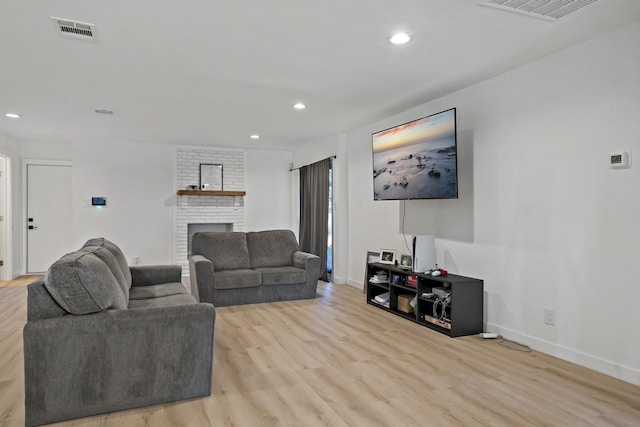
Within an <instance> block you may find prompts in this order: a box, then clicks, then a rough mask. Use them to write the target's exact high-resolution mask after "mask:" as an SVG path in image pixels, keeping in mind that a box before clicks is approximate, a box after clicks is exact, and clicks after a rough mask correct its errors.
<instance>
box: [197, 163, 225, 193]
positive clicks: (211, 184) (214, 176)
mask: <svg viewBox="0 0 640 427" xmlns="http://www.w3.org/2000/svg"><path fill="white" fill-rule="evenodd" d="M200 190H205V191H222V165H220V164H208V163H200Z"/></svg>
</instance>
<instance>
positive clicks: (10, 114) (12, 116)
mask: <svg viewBox="0 0 640 427" xmlns="http://www.w3.org/2000/svg"><path fill="white" fill-rule="evenodd" d="M4 115H5V117H8V118H10V119H19V118H20V114H16V113H5V114H4Z"/></svg>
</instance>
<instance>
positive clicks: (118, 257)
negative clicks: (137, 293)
mask: <svg viewBox="0 0 640 427" xmlns="http://www.w3.org/2000/svg"><path fill="white" fill-rule="evenodd" d="M87 247H98V248H102V251H99V252H102V254H99V256H101V258H103V259H106V255H105V253H110V254H111V255H113V259H114V261H113V262H111V263H110V264H109V267H110V268H111V270H112V271H113V273H114V275H115V276H116V278H117V279H118V280H122V282H121V283H120V285H121V286H122V290H123V292H124V294H125V296H126V297H127V299H128V298H129V288H130V287H131V271H129V264H128V263H127V258H126V257H125V256H124V254H123V253H122V251H121V250H120V248H119V247H118V246H116V244H115V243H113V242H111V241H109V240H107V239H105V238H104V237H96V238H93V239H89V240H87V242H86V243H85V244H84V246H83V247H82V248H83V249H84V248H87ZM116 270H118V271H117V272H116Z"/></svg>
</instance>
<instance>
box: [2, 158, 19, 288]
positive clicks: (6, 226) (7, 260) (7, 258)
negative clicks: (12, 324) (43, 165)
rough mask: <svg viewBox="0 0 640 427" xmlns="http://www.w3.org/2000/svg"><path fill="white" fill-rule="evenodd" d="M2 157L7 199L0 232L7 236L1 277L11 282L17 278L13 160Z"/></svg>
mask: <svg viewBox="0 0 640 427" xmlns="http://www.w3.org/2000/svg"><path fill="white" fill-rule="evenodd" d="M0 157H2V158H3V159H4V170H3V172H4V187H5V188H4V197H5V213H4V220H3V221H2V223H1V224H0V231H2V233H3V234H4V236H5V239H4V245H5V247H4V259H3V261H4V265H3V267H4V274H3V275H2V277H0V280H11V279H15V278H16V277H17V276H14V275H13V232H12V228H13V227H11V224H12V213H13V204H12V199H13V197H11V195H12V192H11V188H12V187H11V158H10V157H9V156H5V155H4V154H0Z"/></svg>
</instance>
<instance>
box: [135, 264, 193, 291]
mask: <svg viewBox="0 0 640 427" xmlns="http://www.w3.org/2000/svg"><path fill="white" fill-rule="evenodd" d="M129 270H130V271H131V286H152V285H160V284H162V283H175V282H180V281H182V267H181V266H179V265H132V266H129Z"/></svg>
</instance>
